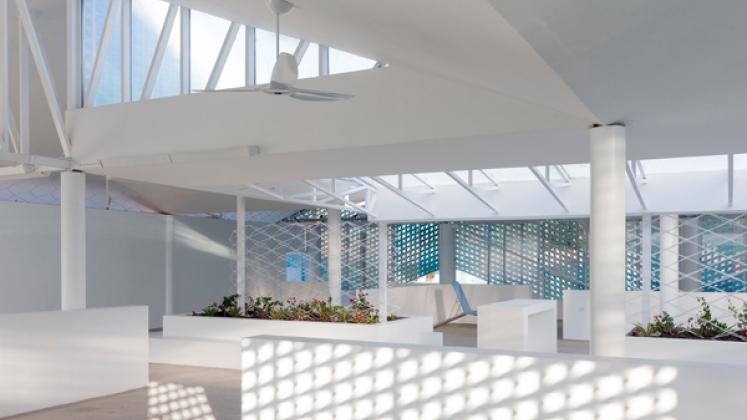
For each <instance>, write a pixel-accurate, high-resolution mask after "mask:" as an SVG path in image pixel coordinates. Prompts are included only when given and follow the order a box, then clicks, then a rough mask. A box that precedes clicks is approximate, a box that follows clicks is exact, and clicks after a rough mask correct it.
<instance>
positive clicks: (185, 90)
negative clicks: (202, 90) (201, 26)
mask: <svg viewBox="0 0 747 420" xmlns="http://www.w3.org/2000/svg"><path fill="white" fill-rule="evenodd" d="M180 19H181V23H180V25H179V29H180V31H181V33H180V44H179V45H180V46H179V81H180V89H179V93H181V94H182V95H189V94H190V93H191V92H192V73H191V71H192V69H191V67H190V66H191V57H192V45H191V41H192V38H191V37H192V23H191V22H192V15H191V10H190V9H189V8H188V7H183V6H182V8H181V15H180Z"/></svg>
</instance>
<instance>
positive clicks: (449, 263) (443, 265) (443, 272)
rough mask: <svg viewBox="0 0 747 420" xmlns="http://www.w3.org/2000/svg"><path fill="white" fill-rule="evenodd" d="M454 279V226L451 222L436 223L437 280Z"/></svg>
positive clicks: (440, 281) (446, 280) (448, 280)
mask: <svg viewBox="0 0 747 420" xmlns="http://www.w3.org/2000/svg"><path fill="white" fill-rule="evenodd" d="M455 281H456V226H455V225H454V224H452V223H441V224H439V225H438V282H439V283H441V284H451V283H453V282H455Z"/></svg>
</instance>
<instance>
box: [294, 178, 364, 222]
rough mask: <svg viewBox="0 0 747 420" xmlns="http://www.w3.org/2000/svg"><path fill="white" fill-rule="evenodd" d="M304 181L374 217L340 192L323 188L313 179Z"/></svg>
mask: <svg viewBox="0 0 747 420" xmlns="http://www.w3.org/2000/svg"><path fill="white" fill-rule="evenodd" d="M304 183H305V184H306V185H309V186H310V187H312V188H316V189H317V190H319V191H321V192H323V193H324V194H326V195H328V196H330V197H332V198H334V199H335V200H339V201H342V202H343V203H345V204H347V205H348V206H350V207H352V208H354V209H356V210H358V211H359V212H361V213H365V214H367V215H369V216H371V217H374V218H375V217H376V215H375V214H373V213H371V212H370V211H369V210H368V209H366V208H364V207H361V206H359V205H358V204H356V203H354V202H353V201H352V200H349V199H348V198H346V197H345V196H343V195H340V194H338V193H336V192H334V191H331V190H329V189H328V188H325V187H323V186H321V185H319V184H317V183H316V182H314V181H309V180H306V181H304Z"/></svg>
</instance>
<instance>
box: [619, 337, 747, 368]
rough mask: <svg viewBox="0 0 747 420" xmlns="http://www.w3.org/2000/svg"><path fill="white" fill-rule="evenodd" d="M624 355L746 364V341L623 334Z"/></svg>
mask: <svg viewBox="0 0 747 420" xmlns="http://www.w3.org/2000/svg"><path fill="white" fill-rule="evenodd" d="M625 356H626V357H638V358H645V359H660V360H672V361H687V362H702V363H719V364H730V365H742V366H747V343H740V342H736V341H717V340H693V339H686V338H659V337H625Z"/></svg>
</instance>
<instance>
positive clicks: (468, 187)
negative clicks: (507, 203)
mask: <svg viewBox="0 0 747 420" xmlns="http://www.w3.org/2000/svg"><path fill="white" fill-rule="evenodd" d="M444 173H445V174H446V175H448V176H449V178H451V179H453V180H454V182H456V183H457V184H459V186H460V187H462V188H464V189H465V190H467V192H469V193H470V194H472V196H473V197H475V198H476V199H478V200H479V201H480V202H481V203H482V204H484V205H485V207H487V208H489V209H490V211H492V212H493V213H495V214H499V212H498V209H497V208H495V206H494V205H493V204H491V203H490V202H489V201H488V200H486V199H485V198H483V196H481V195H480V194H479V193H478V192H477V190H475V189H474V188H473V187H472V186H471V185H469V184H468V183H466V182H464V180H463V179H462V178H459V176H458V175H457V174H455V173H454V172H451V171H446V172H444Z"/></svg>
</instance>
